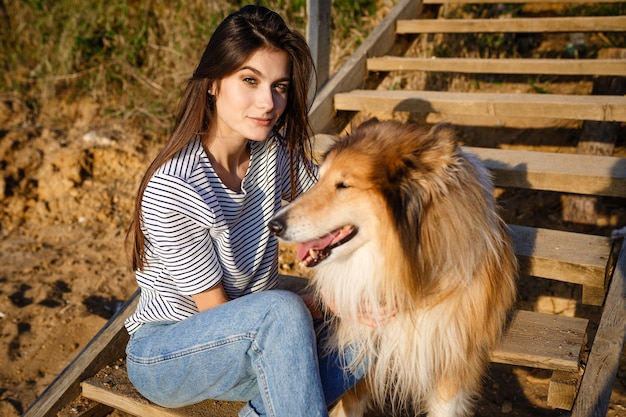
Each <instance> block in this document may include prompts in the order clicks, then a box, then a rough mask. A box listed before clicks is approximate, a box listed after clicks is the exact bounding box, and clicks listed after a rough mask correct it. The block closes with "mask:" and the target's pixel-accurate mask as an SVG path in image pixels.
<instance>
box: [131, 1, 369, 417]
mask: <svg viewBox="0 0 626 417" xmlns="http://www.w3.org/2000/svg"><path fill="white" fill-rule="evenodd" d="M312 75H313V64H312V58H311V55H310V51H309V49H308V47H307V45H306V42H305V41H304V39H303V38H302V36H300V35H299V34H297V33H296V32H293V31H291V30H290V29H288V28H287V26H286V25H285V23H284V21H283V20H282V19H281V17H280V16H279V15H277V14H276V13H274V12H272V11H270V10H268V9H265V8H263V7H257V6H246V7H243V8H242V9H241V10H239V11H238V12H235V13H233V14H232V15H230V16H228V17H227V18H226V19H225V20H224V21H223V22H222V23H221V24H220V26H219V27H218V28H217V29H216V31H215V33H214V34H213V36H212V37H211V39H210V41H209V43H208V45H207V47H206V49H205V51H204V54H203V56H202V58H201V60H200V63H199V65H198V67H197V68H196V70H195V72H194V74H193V77H192V78H191V79H190V80H189V81H188V83H187V87H186V90H185V92H184V95H183V97H182V100H181V108H180V111H179V115H178V118H177V121H176V125H175V127H174V130H173V133H172V134H171V136H170V138H169V140H168V142H167V143H166V145H165V147H164V148H163V150H162V151H161V152H160V153H159V154H158V156H157V157H156V159H155V160H154V162H153V163H152V164H151V165H150V167H149V168H148V170H147V172H146V174H145V176H144V177H143V180H142V181H141V184H140V187H139V191H138V195H137V200H136V207H135V215H134V218H133V223H132V224H131V229H130V232H131V233H130V234H129V237H131V238H132V241H133V242H134V246H133V253H132V261H133V268H134V269H135V271H136V277H137V282H138V284H139V287H140V288H141V299H140V302H139V305H138V307H137V311H136V312H135V313H134V314H133V315H132V316H131V317H130V318H129V319H128V320H127V322H126V328H127V330H128V332H129V333H130V335H131V338H130V341H129V343H128V346H127V370H128V375H129V377H130V379H131V381H132V382H133V384H134V385H135V386H136V387H137V389H138V390H139V392H141V393H142V394H143V395H144V396H145V397H147V398H148V399H150V400H152V401H153V402H155V403H157V404H161V405H163V406H166V407H180V406H184V405H188V404H193V403H197V402H200V401H202V400H204V399H208V398H211V399H218V400H239V401H247V404H246V406H245V407H244V408H243V409H242V410H241V411H240V414H239V415H240V416H257V415H258V416H264V415H270V416H325V415H327V412H326V410H327V404H329V403H331V402H333V401H335V400H336V399H337V398H338V397H339V396H340V395H341V394H342V393H343V392H344V391H345V390H346V389H348V388H349V387H350V386H351V385H353V384H354V383H355V382H356V381H357V380H358V379H359V378H361V377H362V374H363V372H360V373H359V371H358V370H353V373H350V372H348V371H347V370H344V369H343V368H342V367H341V366H339V365H338V362H337V360H336V358H335V357H333V355H330V356H324V357H323V358H322V359H321V361H318V355H317V343H316V338H315V331H314V327H313V323H312V314H313V316H315V317H318V316H319V311H318V310H317V309H316V308H315V307H314V303H308V305H309V307H307V303H304V302H303V300H302V299H301V298H300V297H298V296H297V295H295V294H293V293H290V292H287V291H281V290H272V289H274V288H275V287H276V285H277V271H278V266H277V264H278V263H277V252H278V244H277V242H276V240H275V238H273V237H272V236H270V233H269V231H268V229H267V227H266V225H267V222H268V221H269V220H270V219H271V217H272V216H273V214H274V212H275V211H276V210H277V209H278V208H280V206H281V201H282V200H291V199H293V198H295V197H296V196H297V195H299V194H301V193H302V192H304V191H306V190H307V189H308V188H309V187H310V186H311V185H312V184H313V182H314V180H315V174H316V169H315V167H314V166H312V165H311V164H310V163H309V162H308V161H309V159H310V158H309V157H310V154H311V144H310V141H309V132H310V129H309V125H308V119H307V110H308V108H307V91H308V88H309V83H310V81H311V77H312ZM279 131H280V132H283V134H284V136H283V135H281V134H280V133H279ZM267 290H272V291H267ZM309 310H312V312H311V311H309Z"/></svg>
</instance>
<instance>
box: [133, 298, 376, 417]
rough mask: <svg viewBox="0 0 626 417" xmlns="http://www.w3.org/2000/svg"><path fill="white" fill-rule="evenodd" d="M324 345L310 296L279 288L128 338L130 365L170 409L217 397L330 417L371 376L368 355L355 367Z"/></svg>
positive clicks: (257, 411)
mask: <svg viewBox="0 0 626 417" xmlns="http://www.w3.org/2000/svg"><path fill="white" fill-rule="evenodd" d="M318 350H319V348H318V344H317V342H316V335H315V330H314V327H313V322H312V319H311V315H310V313H309V311H308V309H307V308H306V306H305V304H304V302H303V301H302V300H301V299H300V297H299V296H298V295H296V294H294V293H291V292H289V291H283V290H271V291H263V292H259V293H254V294H250V295H246V296H244V297H241V298H238V299H236V300H232V301H230V302H228V303H226V304H222V305H220V306H218V307H215V308H212V309H210V310H207V311H203V312H201V313H198V314H196V315H194V316H192V317H190V318H188V319H185V320H182V321H180V322H165V323H149V324H144V325H142V326H141V327H140V328H139V329H138V330H137V331H136V332H135V333H133V334H132V335H131V338H130V341H129V342H128V346H127V348H126V353H127V365H126V366H127V371H128V376H129V378H130V380H131V381H132V383H133V384H134V385H135V387H136V388H137V390H138V391H139V392H140V393H141V394H142V395H144V396H145V397H146V398H148V399H149V400H151V401H152V402H154V403H156V404H160V405H162V406H165V407H172V408H174V407H182V406H185V405H190V404H195V403H198V402H200V401H203V400H206V399H215V400H226V401H247V404H246V406H245V407H244V408H243V409H242V410H241V411H240V412H239V416H241V417H244V416H245V417H248V416H272V417H287V416H289V417H290V416H327V415H328V413H327V407H328V405H330V404H332V403H333V402H334V401H336V400H337V399H338V398H339V397H340V396H341V395H342V394H343V393H344V392H345V391H347V390H348V389H349V388H350V387H352V386H354V385H355V384H356V383H357V382H358V381H359V380H360V379H362V378H363V377H364V376H365V372H366V371H367V361H363V362H362V363H361V365H360V366H359V367H356V368H355V369H350V370H348V369H346V367H345V366H342V365H341V364H340V363H339V359H338V355H336V354H330V355H321V354H318V353H319V352H318ZM318 357H319V360H318ZM347 357H348V360H349V359H350V355H349V352H348V355H347Z"/></svg>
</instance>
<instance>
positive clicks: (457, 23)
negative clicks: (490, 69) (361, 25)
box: [396, 16, 626, 34]
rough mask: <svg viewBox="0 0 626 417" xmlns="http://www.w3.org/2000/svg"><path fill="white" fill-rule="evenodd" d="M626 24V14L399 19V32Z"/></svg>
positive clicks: (586, 28)
mask: <svg viewBox="0 0 626 417" xmlns="http://www.w3.org/2000/svg"><path fill="white" fill-rule="evenodd" d="M624 28H626V16H583V17H527V18H524V17H517V18H502V19H436V20H434V19H410V20H398V23H397V26H396V32H397V33H399V34H409V33H413V34H417V33H546V32H551V33H557V32H623V31H624Z"/></svg>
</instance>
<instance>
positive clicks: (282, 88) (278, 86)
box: [274, 83, 289, 93]
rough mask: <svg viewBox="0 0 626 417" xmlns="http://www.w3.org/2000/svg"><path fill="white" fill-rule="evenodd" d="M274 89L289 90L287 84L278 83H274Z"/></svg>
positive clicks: (279, 90)
mask: <svg viewBox="0 0 626 417" xmlns="http://www.w3.org/2000/svg"><path fill="white" fill-rule="evenodd" d="M274 89H275V90H276V91H278V92H279V93H286V92H287V91H288V90H289V84H285V83H279V84H276V85H274Z"/></svg>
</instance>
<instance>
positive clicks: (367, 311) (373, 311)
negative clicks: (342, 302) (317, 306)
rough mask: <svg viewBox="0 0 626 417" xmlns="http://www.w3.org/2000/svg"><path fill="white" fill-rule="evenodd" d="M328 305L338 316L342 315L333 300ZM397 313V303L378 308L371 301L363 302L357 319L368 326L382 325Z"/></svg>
mask: <svg viewBox="0 0 626 417" xmlns="http://www.w3.org/2000/svg"><path fill="white" fill-rule="evenodd" d="M327 307H328V309H329V310H330V311H331V312H332V313H333V314H335V315H336V316H337V317H341V314H340V312H339V311H338V309H337V307H336V305H335V303H333V302H332V300H330V301H329V302H328V304H327ZM397 313H398V309H397V306H396V305H395V304H394V305H392V306H387V305H378V306H377V307H376V308H372V306H371V304H370V303H369V302H363V303H361V306H360V308H359V310H358V312H357V317H356V319H357V320H358V322H359V323H361V324H365V325H366V326H370V327H380V326H384V325H385V324H387V323H389V322H390V321H391V320H393V318H394V317H395V316H396V315H397Z"/></svg>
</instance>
